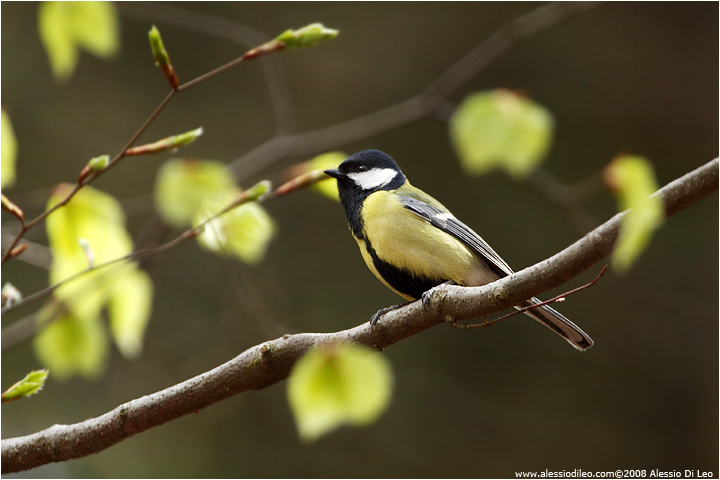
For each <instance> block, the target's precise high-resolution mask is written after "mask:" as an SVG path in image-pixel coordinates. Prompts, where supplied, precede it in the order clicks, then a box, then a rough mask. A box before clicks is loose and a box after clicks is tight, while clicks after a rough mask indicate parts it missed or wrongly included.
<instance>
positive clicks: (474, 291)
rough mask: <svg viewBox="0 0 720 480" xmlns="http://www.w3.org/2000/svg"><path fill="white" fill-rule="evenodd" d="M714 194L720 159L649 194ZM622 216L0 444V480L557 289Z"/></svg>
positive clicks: (592, 255)
mask: <svg viewBox="0 0 720 480" xmlns="http://www.w3.org/2000/svg"><path fill="white" fill-rule="evenodd" d="M717 188H718V160H717V159H715V160H713V161H711V162H708V163H707V164H705V165H703V166H702V167H700V168H698V169H696V170H694V171H692V172H690V173H688V174H686V175H685V176H683V177H681V178H679V179H677V180H675V181H673V182H671V183H670V184H668V185H666V186H665V187H663V188H662V189H661V190H659V191H658V192H656V193H655V195H658V196H660V198H662V200H663V203H664V206H665V212H666V214H667V215H668V216H670V215H672V214H674V213H677V212H678V211H680V210H682V209H684V208H687V207H689V206H691V205H693V204H694V203H695V202H697V201H699V200H701V199H702V198H704V197H706V196H707V195H709V194H711V193H712V192H714V191H716V190H717ZM624 215H625V213H619V214H617V215H615V216H614V217H613V218H611V219H610V220H608V221H607V222H605V223H604V224H603V225H601V226H600V227H598V228H596V229H595V230H593V231H592V232H590V233H589V234H587V235H586V236H584V237H583V238H581V239H580V240H578V241H577V242H575V243H574V244H573V245H571V246H570V247H568V248H566V249H565V250H563V251H561V252H560V253H558V254H556V255H554V256H553V257H551V258H549V259H547V260H544V261H542V262H540V263H538V264H536V265H534V266H532V267H529V268H526V269H524V270H522V271H520V272H517V273H515V274H513V275H510V276H508V277H505V278H503V279H501V280H498V281H497V282H494V283H491V284H489V285H485V286H482V287H457V286H449V285H448V286H443V287H441V288H438V289H437V290H435V293H434V294H433V298H432V301H431V303H430V307H429V308H428V309H427V310H426V309H425V308H424V307H423V306H422V304H421V302H413V303H411V304H409V305H407V306H405V307H403V308H400V309H398V310H394V311H392V312H389V313H388V314H386V315H385V317H383V321H382V323H381V324H380V325H379V326H377V327H376V328H375V330H374V331H373V330H371V328H370V325H369V324H367V323H364V324H362V325H360V326H358V327H355V328H352V329H350V330H344V331H341V332H336V333H325V334H320V333H315V334H312V333H305V334H298V335H286V336H284V337H282V338H279V339H276V340H272V341H269V342H265V343H263V344H260V345H257V346H255V347H252V348H250V349H248V350H246V351H245V352H243V353H242V354H240V355H239V356H237V357H235V358H234V359H232V360H230V361H229V362H227V363H225V364H223V365H220V366H219V367H217V368H215V369H213V370H210V371H209V372H206V373H203V374H201V375H198V376H197V377H194V378H192V379H190V380H187V381H184V382H182V383H179V384H177V385H175V386H172V387H170V388H167V389H165V390H162V391H159V392H156V393H154V394H151V395H147V396H144V397H142V398H139V399H136V400H133V401H130V402H128V403H125V404H123V405H121V406H119V407H117V408H116V409H114V410H112V411H111V412H108V413H106V414H104V415H101V416H99V417H96V418H92V419H89V420H85V421H84V422H80V423H76V424H73V425H55V426H53V427H50V428H48V429H45V430H43V431H40V432H37V433H34V434H31V435H27V436H24V437H17V438H8V439H4V440H2V473H4V474H5V473H12V472H17V471H21V470H27V469H30V468H34V467H37V466H40V465H45V464H47V463H51V462H60V461H64V460H70V459H73V458H79V457H83V456H86V455H90V454H92V453H96V452H99V451H102V450H104V449H106V448H108V447H110V446H112V445H114V444H116V443H118V442H120V441H122V440H124V439H126V438H129V437H131V436H133V435H135V434H136V433H140V432H142V431H145V430H147V429H149V428H152V427H155V426H158V425H162V424H163V423H166V422H169V421H170V420H173V419H176V418H178V417H181V416H183V415H187V414H189V413H193V412H196V411H198V410H200V409H202V408H205V407H208V406H210V405H212V404H214V403H217V402H219V401H221V400H223V399H225V398H228V397H230V396H233V395H236V394H238V393H241V392H244V391H247V390H258V389H262V388H266V387H268V386H270V385H273V384H275V383H277V382H279V381H281V380H283V379H285V378H287V376H288V375H289V373H290V369H291V367H292V365H293V364H294V362H295V361H296V360H297V359H298V358H300V356H302V355H303V354H304V353H305V352H306V351H307V350H308V349H309V348H310V347H312V346H314V345H318V344H325V343H328V342H338V341H345V342H347V341H352V342H357V343H361V344H364V345H368V346H370V347H373V348H376V349H383V348H385V347H388V346H390V345H392V344H394V343H396V342H398V341H400V340H402V339H404V338H406V337H409V336H411V335H414V334H416V333H419V332H421V331H423V330H425V329H427V328H430V327H432V326H434V325H437V324H440V323H444V322H445V321H446V319H447V318H451V319H454V320H463V319H470V318H478V317H482V316H484V315H488V314H491V313H494V312H498V311H501V310H503V309H505V308H510V307H512V306H513V305H516V304H518V303H520V302H521V301H523V300H525V299H527V298H530V297H533V296H536V295H539V294H541V293H542V292H543V291H546V290H549V289H551V288H555V287H558V286H560V285H562V284H563V283H565V282H566V281H568V280H570V279H571V278H574V277H575V276H577V275H579V274H580V273H582V272H583V271H585V270H587V269H588V268H590V267H591V266H592V265H594V264H595V263H596V262H598V261H600V260H602V259H603V258H605V257H606V256H607V255H609V254H610V252H611V251H612V248H613V245H614V244H615V240H616V239H617V235H618V230H619V227H620V223H621V221H622V219H623V216H624Z"/></svg>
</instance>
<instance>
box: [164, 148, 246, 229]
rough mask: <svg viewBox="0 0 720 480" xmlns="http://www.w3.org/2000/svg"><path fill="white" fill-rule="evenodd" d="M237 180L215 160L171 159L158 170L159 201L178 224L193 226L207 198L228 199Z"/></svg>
mask: <svg viewBox="0 0 720 480" xmlns="http://www.w3.org/2000/svg"><path fill="white" fill-rule="evenodd" d="M234 189H235V182H234V180H233V178H232V175H231V173H230V171H229V170H228V169H227V167H226V166H225V165H224V164H223V163H220V162H216V161H211V160H178V159H175V160H169V161H167V162H165V164H163V166H162V167H161V168H160V171H159V172H158V178H157V183H156V186H155V204H156V206H157V209H158V212H159V213H160V216H161V217H162V218H163V220H165V221H166V222H167V223H169V224H170V225H173V226H175V227H185V226H189V225H190V223H191V222H192V219H193V218H194V217H195V216H196V215H197V214H198V212H199V211H200V207H201V206H202V205H203V202H205V201H206V200H216V201H225V200H227V199H228V197H229V196H230V195H231V192H234Z"/></svg>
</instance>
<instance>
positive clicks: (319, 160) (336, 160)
mask: <svg viewBox="0 0 720 480" xmlns="http://www.w3.org/2000/svg"><path fill="white" fill-rule="evenodd" d="M347 157H348V156H347V154H345V153H344V152H328V153H323V154H322V155H318V156H317V157H315V158H313V159H311V160H310V162H309V168H310V169H311V170H329V169H332V168H337V167H338V165H340V164H341V163H342V162H343V160H345V159H346V158H347ZM312 189H313V190H314V191H316V192H318V193H320V194H322V195H325V196H326V197H328V198H332V199H333V200H337V201H340V195H338V189H337V181H336V180H335V179H334V178H330V177H328V178H327V179H325V180H320V181H319V182H317V183H316V184H315V185H313V186H312Z"/></svg>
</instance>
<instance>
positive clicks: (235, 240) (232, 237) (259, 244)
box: [193, 194, 275, 265]
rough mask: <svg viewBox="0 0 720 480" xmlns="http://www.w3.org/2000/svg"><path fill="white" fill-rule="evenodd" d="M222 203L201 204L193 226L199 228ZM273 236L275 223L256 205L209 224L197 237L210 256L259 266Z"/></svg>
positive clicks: (222, 216)
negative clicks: (219, 255)
mask: <svg viewBox="0 0 720 480" xmlns="http://www.w3.org/2000/svg"><path fill="white" fill-rule="evenodd" d="M236 196H237V194H234V195H231V196H229V197H228V198H227V199H225V201H217V200H209V201H207V202H206V203H205V204H204V207H203V209H202V212H203V213H200V214H198V215H197V217H196V219H195V222H193V224H194V225H200V224H201V223H203V222H204V221H205V220H206V219H208V218H210V217H211V216H212V215H214V214H215V213H217V212H219V211H221V210H222V209H223V207H225V206H227V205H228V204H230V202H231V201H232V198H234V197H236ZM274 235H275V222H274V221H273V219H272V217H270V215H268V213H267V212H266V211H265V209H264V208H263V207H262V206H260V204H258V203H256V202H250V203H245V204H243V205H240V206H239V207H235V208H233V209H232V210H230V211H229V212H227V213H225V214H223V215H221V216H219V217H217V218H215V219H213V220H211V221H210V222H208V223H207V225H205V229H204V230H203V232H202V233H201V234H200V236H199V237H198V241H199V242H200V245H202V246H203V247H205V248H207V249H208V250H211V251H213V252H218V253H222V254H225V255H229V256H234V257H237V258H239V259H240V260H242V261H244V262H245V263H247V264H250V265H254V264H257V263H259V262H260V261H261V260H262V259H263V258H264V257H265V252H266V251H267V248H268V246H269V244H270V240H271V239H272V237H273V236H274Z"/></svg>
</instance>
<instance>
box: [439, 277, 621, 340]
mask: <svg viewBox="0 0 720 480" xmlns="http://www.w3.org/2000/svg"><path fill="white" fill-rule="evenodd" d="M606 270H607V265H604V266H603V267H602V270H600V273H598V274H597V276H596V277H595V278H594V279H593V280H592V281H591V282H588V283H586V284H585V285H580V286H579V287H576V288H573V289H572V290H568V291H567V292H565V293H561V294H560V295H555V296H554V297H553V298H551V299H549V300H545V301H542V302H539V303H533V304H532V305H528V306H526V307H520V308H516V310H515V311H514V312H510V313H508V314H507V315H503V316H502V317H498V318H494V319H492V320H489V321H488V320H487V319H485V321H483V322H482V323H458V322H456V321H454V320H452V321H447V322H445V323H447V324H448V325H450V326H451V327H455V328H459V329H471V328H487V327H492V326H493V325H495V324H496V323H498V322H499V321H501V320H505V319H506V318H510V317H514V316H515V315H519V314H521V313H525V312H527V311H528V310H532V309H535V308H539V307H542V306H543V305H549V304H551V303H555V302H562V301H563V300H565V297H567V296H570V295H572V294H573V293H577V292H579V291H581V290H585V289H586V288H590V287H592V286H593V285H595V284H596V283H597V282H598V280H600V278H601V277H602V276H603V275H605V271H606Z"/></svg>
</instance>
